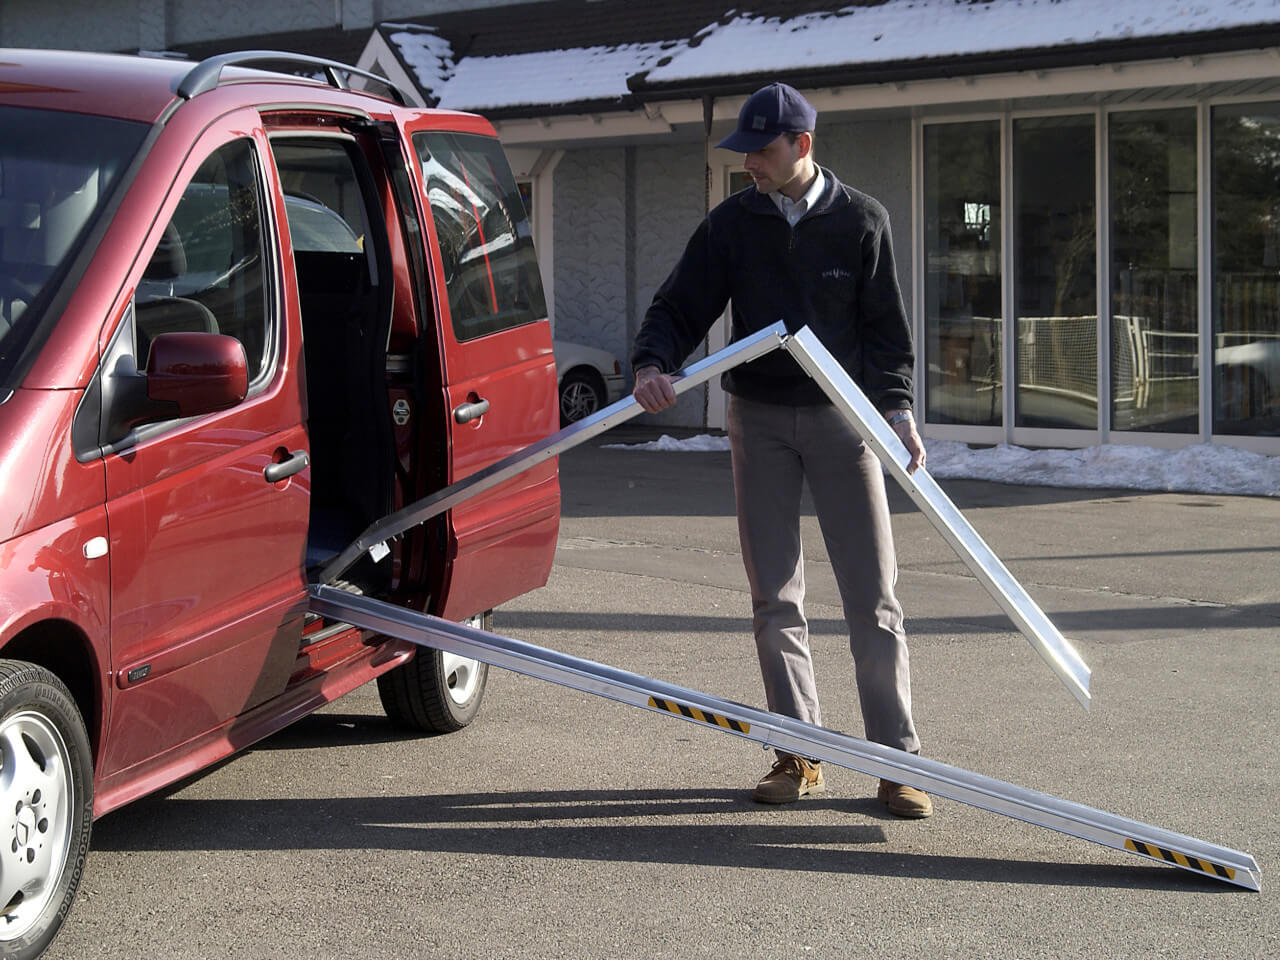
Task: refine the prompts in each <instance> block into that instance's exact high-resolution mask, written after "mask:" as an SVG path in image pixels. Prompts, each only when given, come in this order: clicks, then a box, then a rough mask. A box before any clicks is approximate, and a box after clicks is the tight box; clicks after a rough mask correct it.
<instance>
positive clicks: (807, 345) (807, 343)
mask: <svg viewBox="0 0 1280 960" xmlns="http://www.w3.org/2000/svg"><path fill="white" fill-rule="evenodd" d="M778 349H784V350H786V351H787V352H789V353H790V354H791V355H792V356H793V357H795V358H796V361H797V362H798V363H799V364H800V365H801V366H802V367H803V368H804V369H805V371H806V372H807V373H808V374H809V375H810V376H811V377H813V378H814V380H815V381H817V383H818V385H819V386H821V387H822V389H823V390H824V391H825V392H826V393H827V395H828V396H829V397H831V399H832V401H833V403H835V405H836V408H837V409H838V410H839V411H840V412H841V413H842V414H843V415H844V416H845V418H846V419H848V420H849V422H850V423H851V424H852V425H853V427H854V429H855V430H857V431H858V433H859V435H860V436H861V437H862V439H863V440H864V441H865V442H866V443H867V444H868V445H869V446H870V447H871V449H872V450H873V451H874V452H875V454H876V455H877V456H878V457H879V458H880V460H881V462H882V463H884V464H885V466H886V468H887V469H889V470H890V472H891V473H893V475H894V477H895V479H897V481H898V482H899V483H900V484H902V486H903V487H904V488H905V489H906V491H907V493H908V494H909V495H910V496H911V498H912V500H913V501H914V502H915V504H916V506H917V507H919V509H920V510H921V512H922V513H924V515H925V516H926V517H928V518H929V521H930V522H931V523H932V524H933V525H934V527H936V528H937V530H938V531H939V533H941V534H942V536H943V538H944V539H945V540H946V541H947V543H949V544H951V546H952V548H953V549H954V550H955V551H956V553H957V555H959V557H960V559H961V560H963V561H964V562H965V565H966V566H968V567H969V569H970V570H971V571H973V573H974V575H975V576H976V577H977V578H978V582H979V583H981V584H982V585H983V586H984V587H985V588H986V589H987V591H988V592H989V593H990V594H991V596H992V597H994V598H995V600H996V602H997V603H999V604H1000V606H1001V608H1003V609H1004V610H1005V612H1006V613H1008V615H1009V617H1010V618H1011V619H1012V620H1013V622H1014V625H1015V626H1017V627H1018V629H1019V630H1020V631H1021V632H1022V634H1023V636H1025V637H1026V638H1027V640H1028V641H1029V642H1030V643H1031V645H1032V647H1034V648H1035V650H1036V651H1037V652H1038V653H1039V654H1040V656H1041V657H1042V658H1043V659H1044V661H1045V662H1046V663H1047V664H1048V665H1049V667H1050V668H1051V669H1052V670H1053V671H1054V672H1055V673H1056V674H1057V675H1058V678H1059V679H1060V680H1061V681H1062V683H1063V684H1064V685H1065V686H1066V687H1067V689H1068V690H1069V691H1070V692H1071V694H1072V695H1073V696H1074V697H1075V698H1076V699H1077V700H1078V701H1080V704H1081V705H1082V706H1083V707H1084V708H1085V709H1088V707H1089V667H1088V666H1087V665H1086V664H1085V662H1084V660H1083V659H1082V658H1081V657H1080V654H1079V653H1078V652H1076V649H1075V648H1074V647H1073V646H1072V645H1071V644H1070V642H1068V641H1067V640H1066V639H1065V638H1064V637H1063V636H1062V634H1060V633H1059V632H1058V630H1057V628H1056V627H1054V625H1053V624H1052V623H1051V622H1050V620H1049V618H1048V617H1047V616H1045V614H1044V612H1043V611H1042V610H1041V609H1040V608H1039V606H1037V605H1036V602H1035V601H1034V600H1033V599H1032V598H1031V597H1030V595H1029V594H1028V593H1027V592H1026V591H1025V590H1024V589H1023V588H1022V586H1021V585H1020V584H1019V583H1018V581H1017V579H1015V578H1014V576H1013V574H1012V573H1010V572H1009V570H1008V569H1007V568H1006V567H1005V565H1004V564H1003V563H1001V562H1000V558H999V557H997V556H996V555H995V553H994V551H992V550H991V548H990V547H988V546H987V544H986V543H985V542H984V541H983V539H982V537H980V536H979V535H978V532H977V531H976V530H974V529H973V527H972V526H971V525H970V524H969V522H968V521H967V520H966V519H965V518H964V516H963V515H962V514H961V513H960V511H959V510H958V509H957V508H956V506H955V504H953V503H952V502H951V500H950V499H949V498H948V497H947V495H946V494H945V493H944V492H943V491H942V488H941V487H939V486H938V485H937V483H935V482H934V480H933V478H932V477H931V476H929V474H928V471H927V470H924V469H921V470H917V471H916V472H915V473H913V474H909V473H907V471H906V463H907V451H906V448H905V447H904V446H903V445H902V441H901V440H899V439H898V435H897V434H896V433H894V432H893V429H892V428H891V427H890V426H889V425H888V424H887V423H886V422H885V420H884V418H883V417H882V416H880V414H879V413H878V412H877V411H876V409H875V408H874V407H873V406H872V404H871V401H870V400H868V399H867V398H866V395H865V394H863V392H862V390H861V389H860V388H859V387H858V385H857V384H855V383H854V382H853V380H852V379H851V378H850V377H849V375H848V374H846V373H845V372H844V370H843V369H842V368H841V366H840V364H839V363H837V362H836V360H835V358H833V357H832V356H831V354H830V353H829V352H828V351H827V349H826V348H825V347H824V346H823V345H822V343H821V341H819V340H818V338H817V337H816V336H814V335H813V333H812V332H811V331H810V330H809V329H808V328H807V327H805V328H802V329H801V330H800V331H799V332H798V333H797V334H795V335H794V336H791V335H789V334H788V333H787V330H786V326H785V324H784V323H782V322H781V321H779V322H778V323H776V324H774V325H773V326H772V327H769V328H767V329H765V330H761V331H759V332H757V333H754V334H752V335H751V336H749V337H744V338H743V339H741V340H738V341H736V342H734V343H732V344H730V345H729V346H727V347H725V349H723V350H721V351H719V352H717V353H714V354H712V355H711V356H709V357H706V358H705V359H703V360H700V361H698V362H697V363H694V364H691V365H690V366H688V367H686V368H684V369H683V370H681V371H679V372H678V373H676V374H674V377H675V384H674V386H675V391H676V393H677V394H681V393H684V392H686V391H688V390H691V389H693V388H694V387H696V386H699V385H701V384H702V383H705V382H706V381H707V380H709V379H711V378H712V377H715V376H718V375H719V374H721V373H723V372H724V371H726V370H729V369H732V368H733V367H736V366H738V365H739V364H742V363H747V362H749V361H751V360H755V359H756V358H758V357H761V356H764V355H765V354H766V353H769V352H771V351H773V350H778ZM643 412H644V411H643V410H642V409H641V407H640V405H639V404H638V403H636V401H635V400H634V399H632V398H629V397H628V398H624V399H622V400H619V401H617V402H616V403H613V404H611V405H609V406H608V407H605V408H604V409H603V410H600V411H597V412H596V413H594V414H592V415H591V416H589V417H586V418H585V419H583V420H580V421H579V422H578V423H575V424H572V425H571V426H568V427H565V428H564V429H563V430H559V431H557V432H556V433H553V434H551V435H550V436H549V437H547V438H546V439H545V440H540V441H538V442H537V443H535V444H532V445H530V446H528V447H526V448H525V449H523V450H519V451H517V452H516V453H513V454H511V455H510V456H508V457H505V458H503V459H502V460H499V461H497V462H495V463H493V464H490V465H489V466H487V467H485V468H483V469H482V470H479V471H477V472H476V473H474V474H472V475H470V476H468V477H465V478H463V479H462V480H459V481H457V482H456V483H453V484H450V485H449V486H447V487H445V488H443V489H441V490H439V491H437V492H436V493H433V494H431V495H430V496H428V497H425V498H424V499H422V500H418V501H416V502H415V503H411V504H409V505H408V506H406V507H403V508H402V509H400V510H398V511H397V512H395V513H393V514H391V515H390V516H388V517H385V518H384V519H382V520H380V521H378V522H377V523H374V524H373V525H371V526H370V527H369V528H368V529H367V530H365V531H364V533H362V534H361V535H360V536H359V537H358V538H357V539H356V540H355V542H354V543H352V544H351V545H350V546H349V547H347V548H346V549H345V550H343V551H342V553H340V554H339V555H338V556H337V557H335V558H334V559H333V560H332V561H330V562H329V563H328V564H327V565H326V566H325V567H324V568H323V569H322V570H321V571H320V575H319V577H318V578H317V579H318V582H320V583H333V582H334V581H335V580H336V579H338V578H339V577H340V576H341V575H342V574H343V573H344V572H345V571H346V570H347V569H348V568H349V567H350V566H351V565H352V564H353V563H355V562H356V561H357V560H359V559H360V557H361V555H363V554H364V553H365V552H366V551H367V552H369V553H370V554H371V555H372V556H374V557H375V558H378V557H381V556H385V555H386V552H387V551H386V541H387V540H388V539H390V538H392V537H395V536H398V535H400V534H402V533H404V532H405V531H406V530H408V529H410V528H412V527H414V526H416V525H417V524H420V523H422V522H424V521H426V520H429V519H431V518H432V517H434V516H437V515H439V514H441V513H444V512H445V511H446V510H449V509H450V508H452V507H454V506H456V505H457V504H459V503H462V502H463V501H465V500H467V499H469V498H471V497H474V496H476V495H478V494H480V493H483V492H484V491H486V490H489V489H492V488H493V487H495V486H497V485H498V484H499V483H502V482H503V481H505V480H508V479H510V478H511V477H513V476H515V475H517V474H519V473H522V472H523V471H525V470H528V469H529V468H531V467H533V466H536V465H537V464H539V463H542V462H544V461H546V460H548V459H550V458H551V457H554V456H556V455H557V454H560V453H563V452H564V451H566V450H570V449H572V448H573V447H576V446H578V445H580V444H582V443H584V442H586V441H587V440H590V439H591V438H592V437H595V436H598V435H599V434H601V433H604V432H605V431H606V430H610V429H612V428H613V427H616V426H617V425H618V424H620V423H624V422H626V421H627V420H630V419H631V418H632V417H635V416H637V415H639V414H640V413H643Z"/></svg>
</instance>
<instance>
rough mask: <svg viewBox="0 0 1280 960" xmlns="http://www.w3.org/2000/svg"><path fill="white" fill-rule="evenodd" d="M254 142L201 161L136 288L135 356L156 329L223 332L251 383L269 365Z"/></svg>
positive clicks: (142, 355) (142, 354) (143, 353)
mask: <svg viewBox="0 0 1280 960" xmlns="http://www.w3.org/2000/svg"><path fill="white" fill-rule="evenodd" d="M257 169H258V166H257V159H256V153H255V151H254V149H253V145H252V144H251V143H250V142H249V141H247V140H236V141H233V142H232V143H228V144H226V145H225V146H223V147H220V148H219V149H218V150H217V151H216V152H214V153H213V154H212V155H210V157H209V158H208V159H207V160H205V162H204V163H203V164H201V165H200V169H199V170H197V171H196V174H195V176H194V177H192V179H191V182H190V183H189V184H188V185H187V188H186V189H185V190H184V191H183V194H182V199H181V200H180V201H179V202H178V208H177V210H175V211H174V213H173V218H172V219H171V220H170V221H169V223H168V225H167V226H166V227H165V231H164V236H163V238H162V239H161V241H160V244H159V245H158V246H157V247H156V250H155V253H154V254H153V255H152V257H151V260H150V262H149V263H148V264H147V268H146V270H145V271H144V273H143V276H142V281H141V282H140V283H139V284H138V291H137V301H136V304H137V332H138V342H137V358H138V365H139V366H140V367H141V366H143V365H144V364H145V363H146V360H147V355H148V352H149V351H150V348H151V341H152V340H153V339H154V338H155V337H156V335H157V334H160V333H171V332H174V331H196V332H204V333H222V334H226V335H228V336H232V337H235V338H236V339H237V340H239V341H240V343H241V344H243V345H244V353H245V360H246V361H247V363H248V367H249V379H250V382H253V381H255V380H258V379H260V378H261V377H262V376H263V375H264V374H265V373H266V372H267V370H268V369H269V368H270V363H269V361H270V358H271V351H272V350H273V349H274V343H273V337H272V336H271V330H270V327H269V325H268V318H269V316H270V314H269V312H268V310H267V302H266V297H267V293H266V283H265V281H264V267H263V236H262V203H261V191H260V186H259V180H258V176H257Z"/></svg>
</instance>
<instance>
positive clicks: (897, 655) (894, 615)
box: [728, 396, 920, 753]
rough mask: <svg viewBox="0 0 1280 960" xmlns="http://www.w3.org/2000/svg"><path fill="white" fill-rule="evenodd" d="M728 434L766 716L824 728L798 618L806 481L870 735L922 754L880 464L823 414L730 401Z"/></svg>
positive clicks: (836, 419) (841, 423) (834, 417)
mask: <svg viewBox="0 0 1280 960" xmlns="http://www.w3.org/2000/svg"><path fill="white" fill-rule="evenodd" d="M728 426H729V442H730V447H731V449H732V452H733V486H734V494H735V497H736V499H737V509H738V535H739V537H740V539H741V542H742V558H743V562H744V564H745V565H746V570H747V580H748V582H749V584H750V586H751V607H752V625H753V627H754V630H755V637H756V652H757V654H758V656H759V658H760V672H761V675H762V676H763V678H764V689H765V698H766V701H767V703H768V705H769V709H770V710H771V711H773V712H774V713H780V714H783V715H785V716H790V717H795V718H797V719H799V720H804V721H807V722H809V723H814V724H821V723H822V713H821V709H820V708H819V705H818V690H817V686H816V684H815V682H814V676H813V658H812V656H811V654H810V652H809V627H808V623H807V621H806V620H805V616H804V548H803V545H802V544H801V541H800V494H801V486H802V484H803V483H804V482H805V481H807V482H808V484H809V491H810V493H811V494H812V495H813V502H814V507H815V509H816V512H817V515H818V523H819V526H820V527H821V529H822V537H823V539H824V540H825V541H826V544H827V552H828V554H829V555H830V557H831V565H832V568H833V571H834V573H835V577H836V582H837V583H838V584H839V587H840V599H841V602H842V603H843V605H844V616H845V620H846V621H847V623H848V627H849V648H850V650H851V651H852V653H853V660H854V676H855V677H856V679H857V684H858V699H859V701H860V704H861V707H862V721H863V727H864V731H865V735H866V738H867V739H868V740H873V741H875V742H876V743H882V744H884V745H886V746H889V747H897V748H898V749H901V750H907V751H909V752H912V753H916V752H918V751H919V749H920V741H919V739H918V738H917V736H916V730H915V724H914V723H913V721H912V719H911V671H910V666H909V663H908V656H907V640H906V635H905V634H904V633H903V629H902V607H901V606H900V605H899V604H898V601H897V598H896V597H895V596H894V592H893V585H894V582H895V580H896V579H897V575H898V564H897V558H896V556H895V553H894V548H893V531H892V528H891V526H890V520H889V502H888V499H887V498H886V496H885V489H884V476H883V474H882V473H881V469H880V462H879V461H878V460H877V459H876V457H875V455H874V454H873V453H872V452H871V451H870V450H869V449H867V448H866V447H865V445H864V444H863V443H862V441H861V439H860V438H859V437H858V436H857V434H856V433H854V431H853V428H852V427H851V426H849V424H848V422H847V421H845V420H844V418H843V417H841V416H840V415H839V414H838V413H837V412H836V410H835V408H834V407H831V406H828V405H823V406H813V407H793V406H785V405H775V404H768V403H756V402H753V401H750V400H744V399H742V398H740V397H735V396H731V397H730V398H729V424H728Z"/></svg>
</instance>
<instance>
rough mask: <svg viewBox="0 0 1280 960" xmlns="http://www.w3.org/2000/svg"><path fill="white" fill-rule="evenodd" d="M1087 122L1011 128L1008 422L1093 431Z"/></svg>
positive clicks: (1090, 123)
mask: <svg viewBox="0 0 1280 960" xmlns="http://www.w3.org/2000/svg"><path fill="white" fill-rule="evenodd" d="M1094 158H1095V151H1094V118H1093V117H1092V116H1075V117H1037V118H1034V119H1027V120H1015V121H1014V122H1013V206H1014V218H1013V243H1014V309H1015V310H1016V312H1017V313H1016V316H1017V325H1018V333H1017V337H1018V339H1017V343H1016V347H1015V349H1016V355H1017V370H1018V379H1017V395H1016V397H1015V405H1016V410H1017V417H1016V422H1017V424H1018V426H1022V427H1067V428H1080V429H1086V430H1092V429H1096V427H1097V424H1098V292H1097V272H1098V269H1097V260H1096V252H1097V220H1096V212H1095V207H1096V206H1097V201H1096V196H1097V194H1096V188H1095V181H1096V176H1095V159H1094Z"/></svg>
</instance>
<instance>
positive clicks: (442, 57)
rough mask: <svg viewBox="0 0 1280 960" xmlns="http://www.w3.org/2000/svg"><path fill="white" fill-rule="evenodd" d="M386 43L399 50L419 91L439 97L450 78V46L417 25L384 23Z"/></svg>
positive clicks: (439, 37)
mask: <svg viewBox="0 0 1280 960" xmlns="http://www.w3.org/2000/svg"><path fill="white" fill-rule="evenodd" d="M382 26H383V27H384V28H386V29H387V31H388V32H387V35H386V36H387V42H388V43H393V44H395V46H396V47H397V49H399V51H400V56H401V58H402V59H403V60H404V62H405V65H406V66H408V67H409V69H410V70H411V71H413V79H414V80H415V81H416V82H417V84H418V89H419V90H421V91H422V92H423V93H425V94H427V95H428V96H438V93H437V91H439V90H443V89H444V87H445V84H447V83H448V82H449V79H450V78H451V77H452V76H453V73H454V69H455V63H454V60H453V46H452V45H451V44H450V43H449V41H448V40H446V39H445V38H444V37H441V36H439V35H437V34H436V32H435V31H434V30H431V29H423V28H422V27H419V26H418V25H417V24H410V23H404V24H397V23H386V24H383V25H382Z"/></svg>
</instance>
